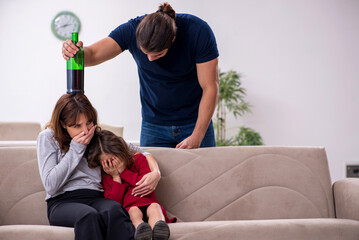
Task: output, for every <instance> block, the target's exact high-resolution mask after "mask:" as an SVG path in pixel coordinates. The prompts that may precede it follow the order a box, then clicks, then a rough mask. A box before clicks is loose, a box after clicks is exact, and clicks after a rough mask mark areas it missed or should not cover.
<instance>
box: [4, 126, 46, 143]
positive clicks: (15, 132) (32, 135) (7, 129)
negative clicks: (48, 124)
mask: <svg viewBox="0 0 359 240" xmlns="http://www.w3.org/2000/svg"><path fill="white" fill-rule="evenodd" d="M40 132H41V124H40V123H39V122H0V141H19V140H20V141H28V140H36V139H37V136H38V135H39V133H40Z"/></svg>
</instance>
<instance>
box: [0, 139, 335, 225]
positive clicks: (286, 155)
mask: <svg viewBox="0 0 359 240" xmlns="http://www.w3.org/2000/svg"><path fill="white" fill-rule="evenodd" d="M146 150H148V151H149V152H151V153H152V154H153V155H154V157H155V158H156V159H157V161H158V164H159V166H160V169H161V174H162V178H161V181H160V182H159V184H158V187H157V190H156V196H157V198H158V200H159V202H160V203H161V204H162V205H163V206H164V207H165V208H166V210H167V212H168V215H169V216H176V217H177V218H178V219H179V221H185V222H188V221H208V220H241V219H246V220H250V219H288V218H328V217H334V204H333V195H332V189H331V180H330V175H329V168H328V163H327V157H326V153H325V150H324V148H317V147H271V146H260V147H217V148H204V149H195V150H179V149H169V148H147V149H146ZM0 164H1V168H0V225H5V224H48V221H47V217H46V202H45V200H44V199H45V192H44V189H43V186H42V183H41V180H40V176H39V172H38V167H37V157H36V147H0Z"/></svg>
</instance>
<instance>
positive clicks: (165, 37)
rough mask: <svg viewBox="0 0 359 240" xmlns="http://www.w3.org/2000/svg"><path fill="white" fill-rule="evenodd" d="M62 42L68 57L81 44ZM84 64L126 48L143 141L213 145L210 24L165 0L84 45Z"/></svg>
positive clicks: (214, 72)
mask: <svg viewBox="0 0 359 240" xmlns="http://www.w3.org/2000/svg"><path fill="white" fill-rule="evenodd" d="M82 46H83V43H82V42H81V41H80V42H78V43H77V46H75V45H74V44H73V43H72V42H71V40H67V41H66V42H64V43H63V48H62V54H63V57H64V59H66V60H68V59H69V57H73V56H74V55H75V54H76V52H77V51H78V48H77V47H82ZM83 49H84V55H85V66H93V65H98V64H100V63H102V62H105V61H107V60H110V59H112V58H114V57H115V56H117V55H119V54H120V53H122V52H123V51H125V50H127V49H128V50H129V51H130V53H131V54H132V56H133V58H134V59H135V61H136V64H137V66H138V75H139V79H140V97H141V103H142V128H141V138H140V144H141V146H159V147H176V148H198V147H214V146H215V137H214V131H213V125H212V122H211V118H212V115H213V112H214V109H215V107H216V104H217V99H218V55H219V54H218V49H217V44H216V39H215V37H214V34H213V32H212V30H211V28H210V27H209V26H208V24H207V23H206V22H205V21H203V20H202V19H200V18H198V17H196V16H193V15H190V14H176V12H175V11H174V10H173V9H172V7H171V6H170V5H169V4H167V3H164V4H162V5H160V6H159V8H158V11H157V12H154V13H151V14H148V15H144V16H140V17H137V18H135V19H131V20H130V21H128V22H127V23H124V24H122V25H120V26H118V27H117V28H116V29H115V30H113V31H112V32H111V33H110V35H109V36H108V37H106V38H104V39H102V40H100V41H98V42H96V43H94V44H92V45H90V46H88V47H84V48H83Z"/></svg>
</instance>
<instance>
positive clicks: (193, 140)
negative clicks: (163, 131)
mask: <svg viewBox="0 0 359 240" xmlns="http://www.w3.org/2000/svg"><path fill="white" fill-rule="evenodd" d="M201 142H202V138H199V137H194V136H193V135H191V136H189V137H188V138H185V139H184V140H183V141H182V142H180V143H179V144H177V146H176V148H182V149H191V148H199V146H200V145H201Z"/></svg>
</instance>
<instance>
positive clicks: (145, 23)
mask: <svg viewBox="0 0 359 240" xmlns="http://www.w3.org/2000/svg"><path fill="white" fill-rule="evenodd" d="M175 20H176V12H175V11H174V10H173V8H172V7H171V5H169V4H168V3H164V4H162V5H160V6H159V7H158V11H157V12H154V13H152V14H149V15H147V16H146V17H144V18H143V19H142V21H141V22H140V24H139V25H138V26H137V29H136V40H137V45H138V46H139V47H141V48H142V49H143V50H145V51H147V52H151V53H153V52H161V51H163V50H165V49H168V48H170V46H171V45H172V43H173V41H174V39H175V36H176V21H175Z"/></svg>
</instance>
